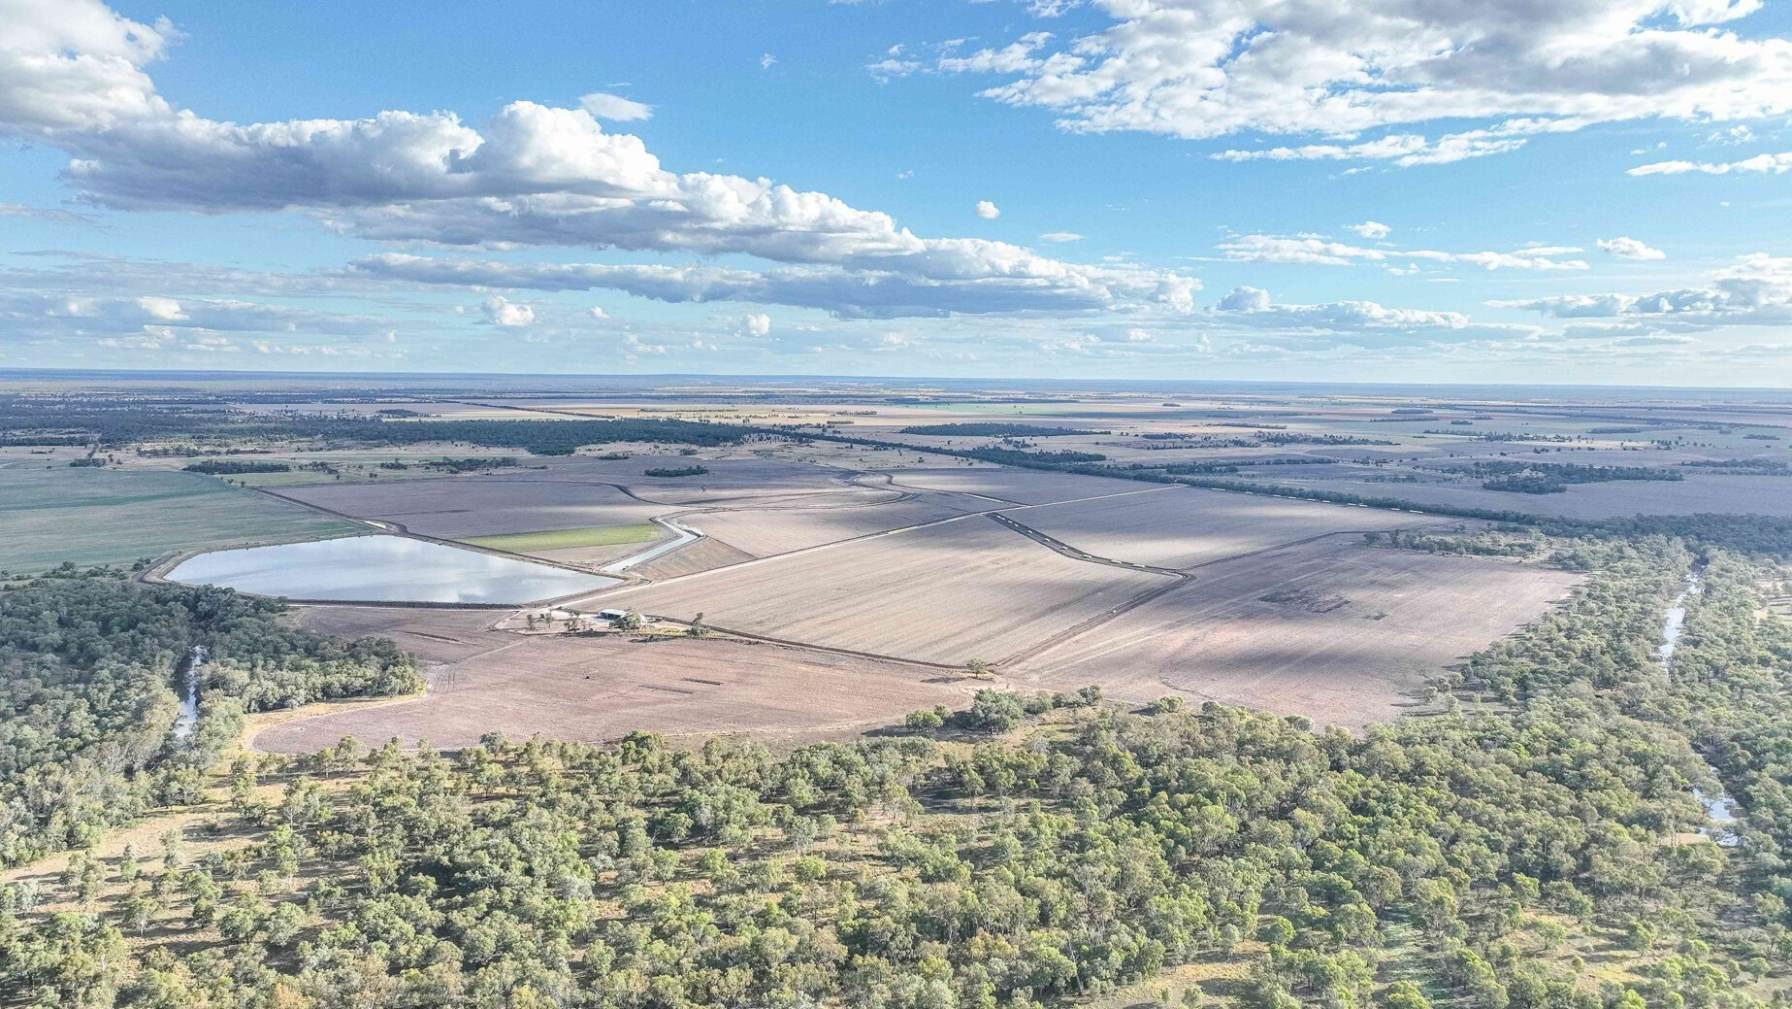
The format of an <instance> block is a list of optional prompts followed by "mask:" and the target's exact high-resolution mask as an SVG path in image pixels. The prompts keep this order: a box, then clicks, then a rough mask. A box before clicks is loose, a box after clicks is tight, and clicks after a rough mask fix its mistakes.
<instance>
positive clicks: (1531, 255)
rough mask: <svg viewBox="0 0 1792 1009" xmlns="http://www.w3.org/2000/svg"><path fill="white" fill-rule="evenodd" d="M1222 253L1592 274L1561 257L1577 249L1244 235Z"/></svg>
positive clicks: (1311, 261) (1326, 262)
mask: <svg viewBox="0 0 1792 1009" xmlns="http://www.w3.org/2000/svg"><path fill="white" fill-rule="evenodd" d="M1371 223H1373V222H1371ZM1219 249H1220V252H1222V253H1223V254H1224V255H1225V256H1226V258H1227V259H1235V260H1239V261H1242V262H1251V263H1304V264H1308V265H1316V266H1349V265H1351V264H1353V263H1362V262H1367V263H1383V264H1386V263H1391V262H1393V263H1397V262H1407V263H1412V262H1429V263H1446V264H1460V265H1465V266H1477V267H1480V268H1481V269H1484V270H1585V269H1587V263H1586V261H1585V260H1582V259H1561V258H1559V257H1561V256H1565V255H1573V254H1575V253H1578V252H1579V251H1581V250H1579V249H1577V248H1575V247H1573V246H1528V247H1526V248H1522V249H1516V250H1514V251H1511V252H1442V251H1439V250H1436V249H1385V248H1369V247H1367V246H1360V245H1350V244H1348V243H1345V242H1334V241H1332V240H1330V239H1327V238H1324V237H1322V236H1318V235H1239V236H1237V237H1234V238H1229V239H1227V240H1226V241H1224V242H1221V243H1220V244H1219Z"/></svg>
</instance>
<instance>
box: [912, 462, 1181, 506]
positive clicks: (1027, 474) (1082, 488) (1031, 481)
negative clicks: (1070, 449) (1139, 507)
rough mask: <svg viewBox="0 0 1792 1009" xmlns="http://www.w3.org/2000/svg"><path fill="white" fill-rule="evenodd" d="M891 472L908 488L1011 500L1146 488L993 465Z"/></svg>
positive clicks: (1132, 482)
mask: <svg viewBox="0 0 1792 1009" xmlns="http://www.w3.org/2000/svg"><path fill="white" fill-rule="evenodd" d="M891 476H892V477H893V478H894V479H895V485H896V486H897V487H901V488H905V489H920V490H938V491H950V492H952V493H956V494H976V495H981V496H983V497H987V498H994V499H996V500H997V501H1002V502H1008V503H1011V504H1051V503H1053V502H1056V501H1072V500H1075V499H1077V498H1086V497H1097V496H1099V495H1102V494H1125V493H1128V492H1131V491H1138V490H1144V489H1147V488H1145V487H1144V486H1142V485H1141V484H1140V483H1139V482H1138V481H1136V480H1116V479H1110V478H1108V477H1099V476H1081V475H1079V474H1076V473H1052V472H1049V471H1045V470H1025V469H1003V468H998V467H994V466H989V467H982V466H966V467H962V468H957V469H903V470H894V471H892V472H891Z"/></svg>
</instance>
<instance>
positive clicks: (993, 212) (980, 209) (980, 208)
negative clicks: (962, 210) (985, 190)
mask: <svg viewBox="0 0 1792 1009" xmlns="http://www.w3.org/2000/svg"><path fill="white" fill-rule="evenodd" d="M977 216H978V217H981V218H983V219H984V220H986V221H993V220H995V219H996V218H998V217H1000V216H1002V211H1001V209H1000V208H998V207H997V206H996V205H995V204H993V203H991V202H989V201H988V200H978V201H977Z"/></svg>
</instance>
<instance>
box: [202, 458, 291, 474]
mask: <svg viewBox="0 0 1792 1009" xmlns="http://www.w3.org/2000/svg"><path fill="white" fill-rule="evenodd" d="M181 469H183V470H185V471H186V472H188V473H205V474H208V475H211V476H240V475H241V474H244V473H290V472H292V466H290V465H288V464H287V463H283V462H242V461H240V460H236V459H207V460H205V461H204V462H196V463H193V464H192V465H189V466H182V467H181Z"/></svg>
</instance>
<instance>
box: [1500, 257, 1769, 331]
mask: <svg viewBox="0 0 1792 1009" xmlns="http://www.w3.org/2000/svg"><path fill="white" fill-rule="evenodd" d="M1490 304H1492V305H1494V306H1495V307H1498V308H1518V309H1524V310H1527V311H1532V312H1538V313H1541V314H1543V315H1547V316H1550V317H1552V318H1557V319H1620V320H1646V321H1655V322H1662V323H1673V324H1680V325H1688V326H1695V327H1709V326H1736V325H1788V324H1792V257H1775V256H1769V255H1765V254H1763V253H1755V254H1753V255H1748V256H1744V257H1742V258H1741V259H1739V260H1737V261H1736V262H1735V263H1734V264H1732V265H1731V266H1729V267H1727V268H1725V269H1723V270H1719V271H1717V272H1716V273H1713V274H1712V275H1711V276H1710V277H1709V278H1708V283H1707V284H1705V285H1704V286H1702V287H1685V288H1679V289H1676V290H1668V291H1655V292H1651V293H1647V294H1571V295H1558V296H1555V297H1548V298H1531V299H1526V300H1522V301H1496V302H1490Z"/></svg>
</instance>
